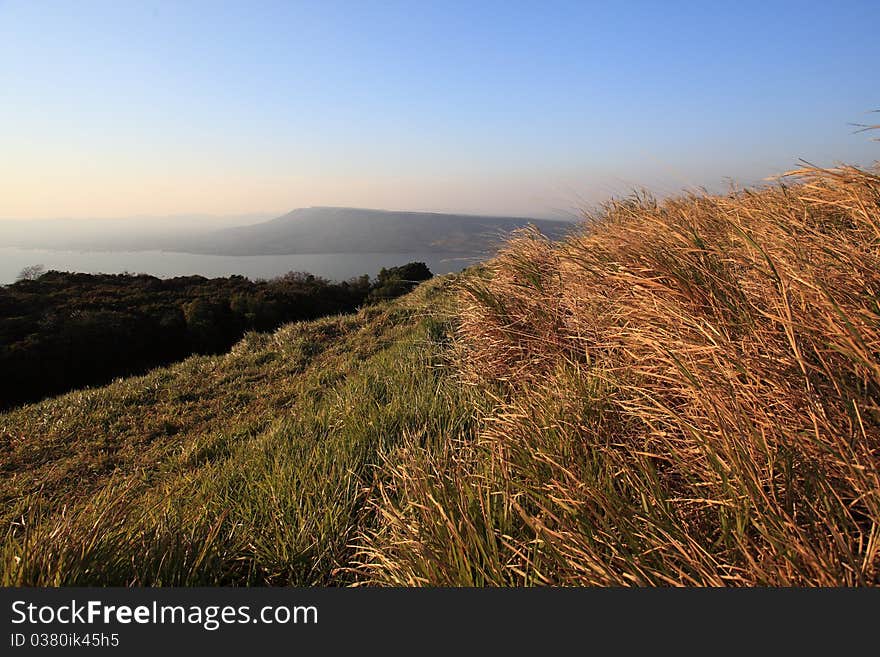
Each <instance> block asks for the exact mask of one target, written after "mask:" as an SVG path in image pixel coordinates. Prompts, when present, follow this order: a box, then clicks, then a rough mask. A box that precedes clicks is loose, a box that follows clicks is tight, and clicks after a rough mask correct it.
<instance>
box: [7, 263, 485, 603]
mask: <svg viewBox="0 0 880 657" xmlns="http://www.w3.org/2000/svg"><path fill="white" fill-rule="evenodd" d="M451 284H452V280H451V277H446V278H444V279H440V280H436V281H434V282H431V283H429V284H426V285H423V286H422V287H421V288H419V289H418V290H417V291H416V292H415V293H413V294H411V295H409V296H408V297H406V298H404V299H401V300H398V301H394V302H391V303H388V304H382V305H379V306H374V307H369V308H367V309H365V310H363V311H361V312H360V313H358V314H356V315H351V316H341V317H331V318H326V319H322V320H318V321H315V322H308V323H300V324H292V325H289V326H287V327H285V328H282V329H281V330H279V331H278V332H276V333H274V334H266V335H258V334H252V335H249V336H247V337H246V338H245V340H243V341H242V342H241V343H240V344H238V345H236V347H235V348H234V349H233V350H232V352H231V353H229V354H227V355H223V356H217V357H196V358H190V359H188V360H186V361H184V362H182V363H179V364H177V365H175V366H172V367H169V368H163V369H159V370H156V371H153V372H151V373H150V374H148V375H147V376H143V377H138V378H132V379H125V380H120V381H117V382H115V383H113V384H111V385H109V386H105V387H103V388H97V389H90V390H83V391H79V392H75V393H71V394H68V395H64V396H62V397H58V398H55V399H52V400H48V401H45V402H42V403H39V404H34V405H30V406H26V407H24V408H21V409H19V410H16V411H13V412H11V413H7V414H5V415H2V416H0V432H2V435H3V452H2V468H3V475H4V478H3V483H2V496H3V502H4V507H5V509H6V512H5V514H4V517H3V522H4V524H5V525H6V531H5V535H6V540H5V542H4V547H3V552H2V582H3V583H4V584H6V585H12V584H24V585H85V584H101V585H131V584H152V585H183V584H186V585H195V584H236V585H238V584H241V585H244V584H297V585H309V584H325V585H326V584H343V583H349V582H351V581H353V580H354V578H355V573H354V571H353V570H352V568H351V566H352V559H353V555H354V550H355V548H354V547H353V542H354V540H355V539H356V537H357V536H358V535H360V534H361V533H363V532H364V531H366V530H368V528H369V527H370V525H371V523H372V518H373V513H374V511H372V510H371V509H370V508H369V506H368V505H366V504H365V503H364V502H365V500H366V499H367V498H368V497H369V495H370V494H371V491H372V490H373V489H374V487H375V486H376V484H377V481H376V478H377V474H378V472H379V471H378V469H377V468H376V464H377V463H378V462H380V460H381V454H383V453H386V452H388V451H391V450H393V449H394V448H395V447H396V446H397V445H398V444H399V443H401V442H402V441H407V442H412V441H416V442H419V441H421V442H427V441H429V440H430V441H436V440H441V439H442V440H445V439H458V438H461V437H466V436H468V435H470V434H471V433H472V432H473V420H472V418H473V415H474V414H473V412H472V408H471V406H470V401H469V400H468V398H467V397H468V389H467V388H463V387H461V386H458V385H457V384H456V382H455V381H454V380H453V379H452V378H451V377H450V370H449V366H448V364H446V363H444V362H443V360H442V358H441V352H442V349H443V343H444V341H445V340H446V339H447V334H448V329H449V325H448V315H449V303H450V295H449V293H448V289H449V287H450V285H451Z"/></svg>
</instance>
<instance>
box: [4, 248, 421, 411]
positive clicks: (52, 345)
mask: <svg viewBox="0 0 880 657" xmlns="http://www.w3.org/2000/svg"><path fill="white" fill-rule="evenodd" d="M430 276H431V272H430V271H428V268H427V267H426V266H425V265H424V264H423V263H410V264H409V265H404V266H402V267H393V268H391V269H383V270H382V271H381V272H380V274H379V276H378V277H377V278H376V279H375V280H373V281H370V279H369V277H368V276H366V275H365V276H362V277H360V278H358V279H353V280H351V281H346V282H342V283H336V282H331V281H327V280H324V279H321V278H316V277H315V276H312V275H310V274H300V273H290V274H287V275H286V276H283V277H281V278H277V279H274V280H271V281H257V282H254V281H250V280H248V279H246V278H243V277H241V276H230V277H229V278H213V279H207V278H203V277H201V276H188V277H180V278H172V279H165V280H163V279H159V278H155V277H153V276H146V275H139V276H135V275H128V274H119V275H108V274H97V275H93V274H71V273H62V272H55V271H52V272H48V273H45V274H43V275H41V276H39V277H36V278H33V279H25V280H20V281H18V282H17V283H14V284H12V285H8V286H3V287H0V372H2V373H3V376H2V377H0V408H5V407H9V406H12V405H15V404H20V403H23V402H28V401H34V400H37V399H41V398H43V397H45V396H47V395H51V394H58V393H60V392H64V391H67V390H71V389H73V388H78V387H82V386H85V385H93V384H99V383H104V382H106V381H109V380H110V379H112V378H114V377H117V376H125V375H130V374H134V373H141V372H144V371H146V370H148V369H149V368H151V367H156V366H158V365H163V364H166V363H169V362H173V361H176V360H180V359H182V358H185V357H186V356H188V355H190V354H210V353H220V352H222V351H225V350H227V349H229V347H231V346H232V345H233V344H234V343H235V342H237V341H238V340H239V339H240V338H241V337H242V335H244V333H245V332H246V331H269V330H273V329H275V328H277V327H278V326H280V325H282V324H284V323H287V322H291V321H296V320H306V319H314V318H316V317H322V316H325V315H330V314H338V313H343V312H352V311H354V310H355V309H356V308H357V307H359V306H361V305H363V304H364V303H372V302H373V301H375V300H378V299H389V298H393V297H395V296H399V295H401V294H404V293H405V292H408V291H409V290H410V289H412V287H413V286H414V284H415V283H416V282H418V281H423V280H426V279H427V278H430Z"/></svg>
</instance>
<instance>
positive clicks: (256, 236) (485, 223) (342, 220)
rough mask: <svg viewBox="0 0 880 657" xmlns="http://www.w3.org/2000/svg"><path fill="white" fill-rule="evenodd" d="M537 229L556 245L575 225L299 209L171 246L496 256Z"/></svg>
mask: <svg viewBox="0 0 880 657" xmlns="http://www.w3.org/2000/svg"><path fill="white" fill-rule="evenodd" d="M529 224H532V225H535V226H536V227H537V228H538V229H539V230H541V231H542V232H543V233H544V234H545V235H547V236H548V237H551V238H553V239H557V238H560V237H562V236H563V235H564V234H565V233H566V232H567V231H568V230H569V229H570V228H571V227H572V225H571V224H569V223H567V222H562V221H547V220H538V219H527V218H522V217H487V216H476V215H457V214H441V213H433V212H391V211H387V210H365V209H359V208H332V207H314V208H300V209H298V210H294V211H293V212H290V213H288V214H286V215H284V216H282V217H278V218H277V219H272V220H271V221H266V222H263V223H259V224H255V225H251V226H239V227H236V228H227V229H224V230H219V231H214V232H212V233H208V234H204V235H199V236H198V237H197V238H194V239H189V240H186V239H183V240H179V241H177V242H174V243H169V244H168V246H167V248H168V249H170V250H177V251H187V252H190V253H211V254H221V255H282V254H295V253H415V252H443V253H462V254H471V255H473V254H478V253H490V252H492V251H494V250H495V248H497V247H498V246H499V245H500V244H501V243H502V242H503V240H504V237H505V236H506V235H508V234H509V233H510V232H511V231H513V230H515V229H518V228H523V227H524V226H527V225H529Z"/></svg>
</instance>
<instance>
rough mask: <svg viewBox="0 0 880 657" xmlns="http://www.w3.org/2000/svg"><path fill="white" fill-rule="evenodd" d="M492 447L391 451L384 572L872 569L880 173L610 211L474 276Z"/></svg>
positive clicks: (611, 577) (659, 579)
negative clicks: (567, 235) (490, 403)
mask: <svg viewBox="0 0 880 657" xmlns="http://www.w3.org/2000/svg"><path fill="white" fill-rule="evenodd" d="M460 301H461V312H460V325H459V327H458V332H457V339H456V344H455V352H456V356H455V358H456V360H457V364H458V366H459V369H460V374H461V377H462V381H463V382H465V383H467V384H469V385H472V386H474V387H475V388H476V389H477V390H479V391H481V392H482V394H483V395H488V396H490V397H491V398H492V399H493V410H491V411H490V412H488V413H487V414H486V415H485V416H484V417H483V418H482V429H481V431H480V435H479V437H478V439H476V440H473V441H464V442H460V443H457V444H445V445H442V446H439V447H437V448H435V449H433V450H424V449H421V448H420V446H419V445H417V444H414V443H413V444H410V445H405V444H404V445H402V446H399V447H397V448H396V449H395V450H394V451H393V452H392V453H389V454H386V456H385V461H384V476H383V477H382V478H380V480H379V481H380V482H381V483H380V484H378V486H377V489H376V492H375V495H374V498H373V503H372V504H373V508H374V510H375V512H376V514H377V517H378V518H380V521H379V522H377V523H376V524H375V526H374V527H373V528H372V529H371V530H370V531H369V532H365V533H364V534H363V536H362V537H361V547H360V552H359V559H360V562H361V563H360V566H359V572H360V573H361V576H362V577H363V578H364V579H365V580H366V581H368V582H373V583H383V584H407V585H412V584H435V585H436V584H446V585H461V584H465V585H484V584H494V585H504V584H563V585H783V586H787V585H872V584H873V585H876V584H878V583H880V406H878V403H880V176H878V172H877V171H865V170H859V169H855V168H849V167H844V168H840V169H835V170H818V169H803V170H799V171H796V172H792V174H790V177H789V178H788V179H787V181H786V183H785V184H779V185H776V186H773V187H771V188H768V189H764V190H759V191H742V192H736V193H731V194H729V195H726V196H698V195H693V196H686V197H681V198H676V199H672V200H668V201H664V202H662V203H659V202H655V201H653V200H652V199H650V198H647V197H634V198H631V199H627V200H622V201H614V202H612V203H609V204H608V205H607V206H605V207H604V208H602V210H601V211H600V212H598V213H597V214H596V216H593V217H591V218H590V223H589V228H588V229H585V230H584V231H583V233H582V234H580V235H577V236H574V237H571V238H570V239H568V240H567V241H565V242H563V243H557V244H554V243H550V242H547V241H545V240H543V239H541V238H540V236H538V235H536V234H530V233H525V234H521V235H520V236H519V237H517V238H516V239H514V240H513V241H511V242H510V244H509V246H508V247H507V248H506V249H505V250H504V251H503V252H502V253H501V254H500V255H499V257H498V258H497V259H495V260H494V261H492V262H491V263H490V264H489V266H488V268H487V271H486V272H485V273H484V275H482V276H476V277H470V278H468V279H465V280H464V282H463V283H462V285H461V292H460Z"/></svg>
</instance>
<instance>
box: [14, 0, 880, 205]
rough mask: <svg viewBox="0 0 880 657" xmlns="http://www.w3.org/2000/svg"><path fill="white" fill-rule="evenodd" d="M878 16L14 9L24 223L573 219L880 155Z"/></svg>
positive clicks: (618, 10) (827, 6) (690, 9)
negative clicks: (376, 212) (628, 203)
mask: <svg viewBox="0 0 880 657" xmlns="http://www.w3.org/2000/svg"><path fill="white" fill-rule="evenodd" d="M878 26H880V2H877V0H873V1H866V2H828V1H827V0H825V1H823V2H816V3H812V2H808V1H804V0H801V1H800V2H795V3H781V2H729V3H716V2H694V3H681V2H672V1H669V2H644V3H641V2H628V3H625V2H596V3H592V2H586V1H584V2H535V3H517V2H461V3H451V2H416V1H415V0H413V1H411V2H400V3H392V2H388V3H371V2H351V3H333V2H310V3H300V2H260V1H253V0H252V1H248V2H225V3H224V2H188V1H183V0H181V1H179V2H128V1H127V2H115V1H114V2H88V1H77V2H52V1H49V0H23V1H17V0H0V217H19V218H31V217H62V216H63V217H67V216H71V217H101V216H127V215H167V214H177V213H210V214H237V213H246V212H278V213H279V214H280V213H281V212H285V211H288V210H290V209H292V208H295V207H300V206H307V205H352V206H361V207H383V208H389V209H422V210H448V211H466V212H486V213H513V214H519V215H530V216H554V215H556V214H559V213H565V212H571V211H572V210H573V209H574V208H575V207H577V206H578V205H584V204H590V203H593V202H596V201H600V200H602V199H603V198H606V197H608V196H609V195H612V194H622V193H626V192H627V191H628V190H630V189H632V188H634V187H637V186H643V187H647V188H649V189H653V190H655V191H656V192H658V193H660V194H666V193H672V192H675V191H676V190H679V189H682V188H686V187H694V186H707V187H709V188H711V189H723V188H724V186H725V185H726V182H725V181H726V180H728V179H734V180H736V181H739V182H743V183H751V182H754V181H757V180H760V179H762V178H763V177H765V176H768V175H771V174H773V173H778V172H780V171H782V170H785V169H787V168H791V167H792V166H794V165H795V164H796V163H797V160H798V158H804V159H806V160H810V161H812V162H815V163H817V164H832V163H834V162H840V161H845V162H851V163H857V164H869V163H870V162H872V161H873V160H875V159H878V158H880V144H878V143H877V142H871V141H870V140H869V137H868V136H866V135H865V134H861V135H854V134H852V130H853V129H852V128H851V127H849V126H848V125H847V123H848V122H864V121H871V120H872V119H874V122H875V123H876V122H878V121H877V120H876V119H877V115H876V114H875V115H870V114H867V112H868V111H869V110H872V109H877V108H878V107H880V68H878V62H880V37H878V32H877V30H878Z"/></svg>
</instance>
